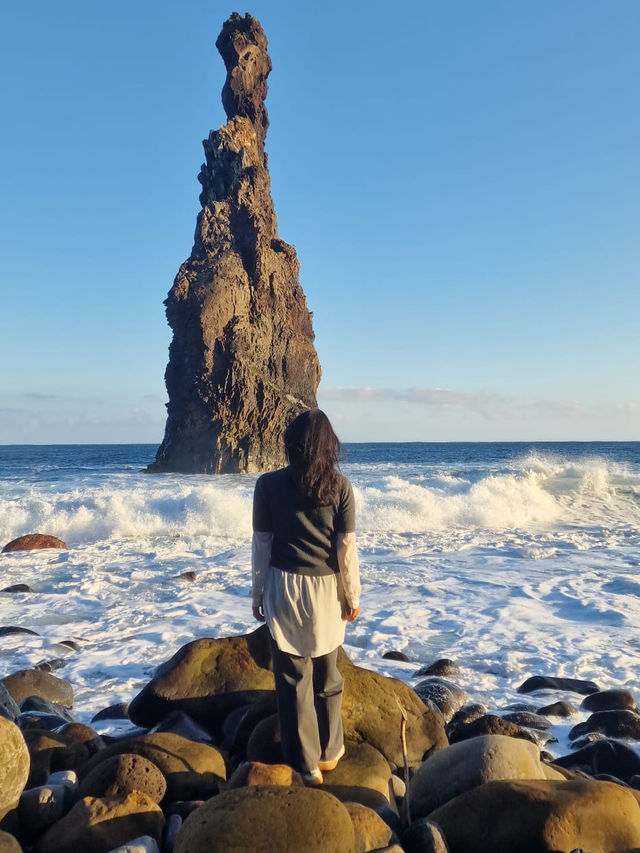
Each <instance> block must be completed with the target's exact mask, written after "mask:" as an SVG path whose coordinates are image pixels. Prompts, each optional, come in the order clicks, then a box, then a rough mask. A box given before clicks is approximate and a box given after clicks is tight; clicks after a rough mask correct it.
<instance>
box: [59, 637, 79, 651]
mask: <svg viewBox="0 0 640 853" xmlns="http://www.w3.org/2000/svg"><path fill="white" fill-rule="evenodd" d="M57 645H58V646H65V647H66V648H67V649H71V651H72V652H79V651H80V645H79V644H78V643H76V641H75V640H58V642H57Z"/></svg>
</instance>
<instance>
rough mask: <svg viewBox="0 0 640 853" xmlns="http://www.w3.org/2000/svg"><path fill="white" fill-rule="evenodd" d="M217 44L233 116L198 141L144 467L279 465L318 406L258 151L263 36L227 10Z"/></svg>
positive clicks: (299, 297)
mask: <svg viewBox="0 0 640 853" xmlns="http://www.w3.org/2000/svg"><path fill="white" fill-rule="evenodd" d="M216 47H217V48H218V50H219V51H220V54H221V55H222V58H223V60H224V64H225V66H226V69H227V78H226V81H225V84H224V87H223V89H222V104H223V106H224V109H225V112H226V114H227V119H228V121H227V123H226V124H225V125H224V126H223V127H221V128H220V130H217V131H211V132H210V133H209V137H208V139H206V140H205V141H204V143H203V145H204V152H205V163H204V164H203V166H202V168H201V170H200V174H199V176H198V180H199V181H200V183H201V184H202V192H201V194H200V203H201V204H202V210H201V211H200V213H199V215H198V221H197V225H196V233H195V240H194V244H193V249H192V251H191V255H190V257H189V258H188V260H187V261H185V263H183V264H182V266H181V267H180V270H179V271H178V274H177V276H176V278H175V281H174V283H173V287H172V288H171V290H170V292H169V296H168V297H167V299H166V300H165V303H164V304H165V305H166V309H167V320H168V322H169V325H170V326H171V328H172V330H173V340H172V342H171V346H170V348H169V364H168V366H167V369H166V373H165V381H166V385H167V392H168V396H169V402H168V404H167V410H168V411H167V425H166V428H165V435H164V440H163V442H162V444H161V445H160V447H159V448H158V452H157V454H156V459H155V462H154V463H152V464H151V465H149V467H148V469H147V470H148V471H150V472H160V471H176V472H182V473H194V474H195V473H206V474H225V473H235V472H251V471H262V470H266V469H270V468H276V467H279V466H280V465H282V464H284V450H283V446H282V435H283V432H284V430H285V428H286V425H287V423H288V422H289V421H290V420H291V418H292V417H294V416H295V415H296V414H299V413H300V412H302V411H304V410H305V409H309V408H314V407H315V406H316V405H317V404H316V390H317V388H318V383H319V381H320V364H319V361H318V356H317V354H316V351H315V348H314V346H313V340H314V334H313V328H312V324H311V318H312V315H311V314H310V313H309V311H308V309H307V302H306V299H305V296H304V293H303V291H302V288H301V287H300V283H299V280H298V272H299V263H298V259H297V257H296V253H295V250H294V248H293V246H290V245H289V244H288V243H285V242H284V240H281V239H280V237H279V236H278V225H277V219H276V214H275V210H274V206H273V200H272V198H271V181H270V177H269V171H268V169H267V155H266V153H265V150H264V143H265V137H266V134H267V128H268V126H269V120H268V117H267V110H266V108H265V104H264V100H265V97H266V95H267V77H268V76H269V72H270V71H271V67H272V66H271V60H270V58H269V54H268V53H267V38H266V36H265V34H264V31H263V29H262V27H261V25H260V23H259V22H258V21H257V20H256V19H255V18H253V17H252V16H251V15H248V14H247V15H244V16H241V15H239V14H237V13H236V12H234V13H233V14H232V15H231V17H230V18H229V19H228V20H227V21H226V22H225V24H224V25H223V27H222V32H221V33H220V35H219V36H218V39H217V41H216Z"/></svg>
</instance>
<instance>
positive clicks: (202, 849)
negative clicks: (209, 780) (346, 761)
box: [174, 785, 355, 853]
mask: <svg viewBox="0 0 640 853" xmlns="http://www.w3.org/2000/svg"><path fill="white" fill-rule="evenodd" d="M302 849H304V851H305V853H326V851H328V850H331V853H355V832H354V828H353V823H352V821H351V817H350V815H349V812H348V811H347V809H346V808H345V807H344V806H343V804H342V803H341V802H340V801H339V800H337V799H336V798H335V797H332V796H331V794H327V793H326V792H325V791H320V790H314V789H311V788H283V787H281V786H278V785H264V786H262V785H260V786H254V787H250V788H236V789H235V790H233V791H226V792H225V793H224V794H220V796H218V797H213V798H212V799H210V800H208V801H207V802H206V803H205V804H204V805H203V806H201V807H200V808H199V809H197V810H196V811H195V812H193V813H192V814H191V815H189V817H188V818H187V819H186V821H185V822H184V824H183V825H182V828H181V830H180V832H179V833H178V837H177V839H176V844H175V847H174V853H242V851H248V850H250V851H251V853H273V851H274V850H277V851H278V853H300V851H301V850H302Z"/></svg>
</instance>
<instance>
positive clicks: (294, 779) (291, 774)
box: [225, 761, 304, 791]
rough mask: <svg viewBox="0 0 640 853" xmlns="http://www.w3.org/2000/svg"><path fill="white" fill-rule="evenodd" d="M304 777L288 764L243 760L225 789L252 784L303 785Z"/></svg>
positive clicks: (246, 786) (245, 786)
mask: <svg viewBox="0 0 640 853" xmlns="http://www.w3.org/2000/svg"><path fill="white" fill-rule="evenodd" d="M302 784H304V783H303V781H302V777H301V776H300V774H299V773H296V771H295V770H294V769H293V768H292V767H289V765H288V764H263V763H262V762H260V761H243V762H242V764H240V765H239V766H238V767H237V768H236V769H235V770H234V772H233V774H232V775H231V777H230V778H229V781H228V782H227V784H226V785H225V790H227V791H230V790H232V789H233V788H248V787H249V786H251V785H283V786H284V787H290V786H291V785H298V786H300V785H302Z"/></svg>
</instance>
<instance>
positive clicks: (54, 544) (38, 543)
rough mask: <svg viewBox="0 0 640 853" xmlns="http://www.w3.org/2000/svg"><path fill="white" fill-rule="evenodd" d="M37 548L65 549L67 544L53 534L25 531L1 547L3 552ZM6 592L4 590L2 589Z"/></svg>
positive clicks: (8, 552)
mask: <svg viewBox="0 0 640 853" xmlns="http://www.w3.org/2000/svg"><path fill="white" fill-rule="evenodd" d="M38 548H61V549H63V550H65V551H66V550H67V545H66V543H65V542H63V541H62V539H58V538H57V537H55V536H46V535H45V534H44V533H27V535H26V536H19V537H18V538H17V539H12V540H11V542H7V544H6V545H5V546H4V548H3V549H2V553H3V554H10V553H11V552H12V551H34V550H37V549H38ZM4 591H5V592H6V590H4Z"/></svg>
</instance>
